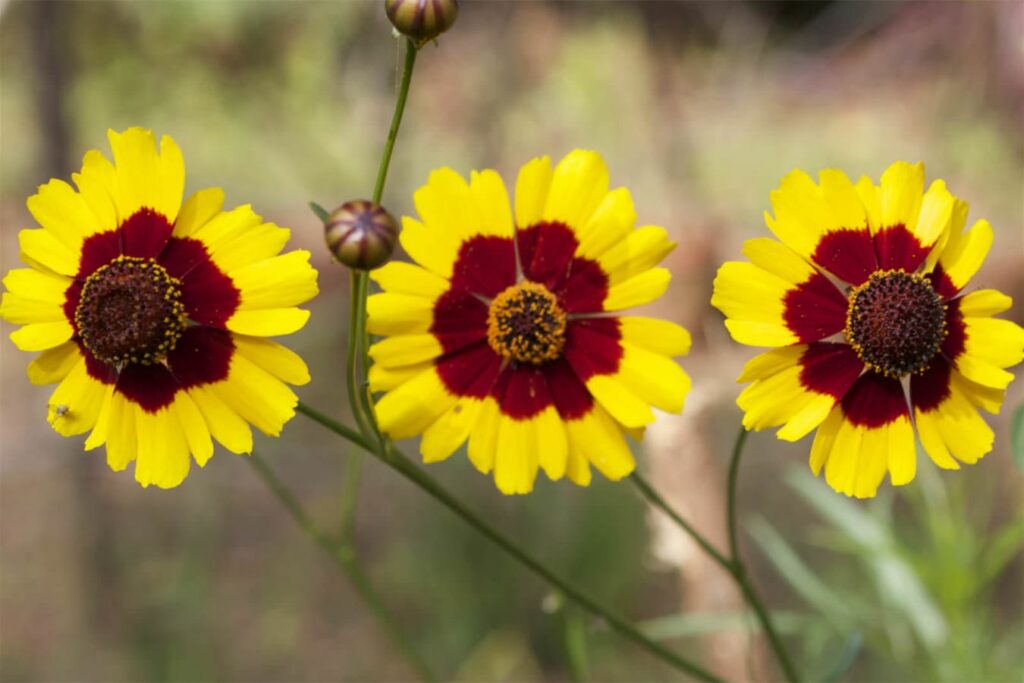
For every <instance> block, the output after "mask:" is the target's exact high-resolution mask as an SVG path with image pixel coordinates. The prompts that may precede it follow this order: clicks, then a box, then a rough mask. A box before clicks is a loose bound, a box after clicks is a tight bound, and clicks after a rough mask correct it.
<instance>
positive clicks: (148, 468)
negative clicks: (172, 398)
mask: <svg viewBox="0 0 1024 683" xmlns="http://www.w3.org/2000/svg"><path fill="white" fill-rule="evenodd" d="M135 427H136V436H137V437H138V444H139V445H138V455H137V457H136V458H135V481H137V482H139V483H140V484H142V486H149V485H150V484H155V485H156V486H158V487H159V488H162V489H169V488H174V487H175V486H178V485H179V484H181V482H183V481H185V477H186V476H188V470H189V467H190V466H191V463H192V458H190V457H189V451H188V442H187V441H186V440H185V433H184V432H183V431H182V429H181V423H180V422H179V421H178V419H177V417H176V416H175V415H174V414H173V412H172V410H171V408H170V407H169V406H168V407H165V408H161V409H160V410H158V411H157V412H155V413H150V412H147V411H145V410H141V409H140V410H137V411H136V413H135Z"/></svg>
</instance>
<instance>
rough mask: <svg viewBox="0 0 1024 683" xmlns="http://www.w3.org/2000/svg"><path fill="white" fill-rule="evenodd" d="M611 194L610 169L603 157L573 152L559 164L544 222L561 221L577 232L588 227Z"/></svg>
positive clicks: (552, 183)
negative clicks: (593, 216)
mask: <svg viewBox="0 0 1024 683" xmlns="http://www.w3.org/2000/svg"><path fill="white" fill-rule="evenodd" d="M607 194H608V167H607V166H606V165H605V163H604V160H603V159H602V158H601V155H600V154H598V153H597V152H591V151H587V150H579V149H577V150H573V151H572V152H570V153H569V154H568V155H566V157H565V158H564V159H562V160H561V161H560V162H558V166H556V167H555V172H554V174H553V175H552V177H551V188H550V190H549V191H548V197H547V202H546V204H545V205H544V213H543V218H544V220H548V221H561V222H562V223H565V224H566V225H568V226H569V227H570V228H572V229H573V230H579V229H581V228H582V227H583V226H585V225H586V224H587V221H589V220H590V217H591V216H592V215H593V213H594V211H595V210H596V209H597V207H598V205H600V204H601V201H602V200H603V199H604V198H605V195H607Z"/></svg>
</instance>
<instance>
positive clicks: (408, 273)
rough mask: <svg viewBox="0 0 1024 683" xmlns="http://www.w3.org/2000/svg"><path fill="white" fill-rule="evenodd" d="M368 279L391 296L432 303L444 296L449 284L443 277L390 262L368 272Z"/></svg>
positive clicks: (400, 263) (401, 263)
mask: <svg viewBox="0 0 1024 683" xmlns="http://www.w3.org/2000/svg"><path fill="white" fill-rule="evenodd" d="M370 279H372V280H373V281H374V282H376V283H377V284H379V285H380V286H381V289H383V290H385V291H387V292H391V293H393V294H408V295H410V296H418V297H422V298H424V299H430V300H431V301H434V300H436V299H437V297H439V296H441V295H442V294H444V293H445V292H446V291H447V290H448V288H449V286H450V285H449V283H448V281H447V280H445V279H444V278H443V277H440V276H438V275H435V274H434V273H431V272H430V271H429V270H427V269H425V268H420V267H419V266H417V265H414V264H412V263H406V262H405V261H391V262H390V263H387V264H385V265H383V266H381V267H380V268H377V269H376V270H372V271H370Z"/></svg>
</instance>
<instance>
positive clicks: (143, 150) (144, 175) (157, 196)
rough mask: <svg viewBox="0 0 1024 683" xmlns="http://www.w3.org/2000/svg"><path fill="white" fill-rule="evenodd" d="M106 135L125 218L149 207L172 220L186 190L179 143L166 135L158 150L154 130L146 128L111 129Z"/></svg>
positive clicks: (121, 208) (122, 215) (122, 214)
mask: <svg viewBox="0 0 1024 683" xmlns="http://www.w3.org/2000/svg"><path fill="white" fill-rule="evenodd" d="M107 137H108V139H109V140H110V148H111V149H112V150H113V152H114V167H115V170H116V173H117V182H118V185H119V187H120V194H121V196H120V201H121V202H122V204H121V205H120V207H119V209H120V213H121V217H122V219H124V218H127V217H128V216H131V215H132V214H133V213H135V212H136V211H138V210H139V209H140V208H143V207H148V208H151V209H153V210H155V211H156V212H157V213H159V214H161V215H163V216H165V217H166V218H168V219H169V220H172V221H173V220H174V217H175V216H177V214H178V209H179V208H180V207H181V198H182V194H183V193H184V190H185V162H184V160H183V159H182V157H181V150H180V149H178V145H177V144H176V143H175V142H174V140H172V139H171V138H170V136H167V135H165V136H163V137H162V138H161V139H160V152H159V153H158V152H157V148H156V140H155V138H154V136H153V132H152V131H149V130H146V129H143V128H129V129H128V130H126V131H124V132H123V133H117V132H115V131H112V130H111V131H107Z"/></svg>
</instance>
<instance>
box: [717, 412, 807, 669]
mask: <svg viewBox="0 0 1024 683" xmlns="http://www.w3.org/2000/svg"><path fill="white" fill-rule="evenodd" d="M746 442H747V430H746V428H744V427H740V431H739V434H737V435H736V443H735V444H734V445H733V448H732V459H731V460H730V462H729V482H728V492H727V494H726V506H727V508H726V516H727V519H728V524H729V554H730V555H731V556H732V563H731V564H732V569H731V571H730V573H731V574H732V576H733V578H734V579H735V580H736V584H737V585H738V586H739V588H740V590H741V591H742V592H743V597H744V598H745V599H746V601H747V603H748V604H749V605H750V606H751V608H753V610H754V614H755V615H757V620H758V621H759V622H761V628H763V629H764V632H765V635H767V636H768V642H769V644H770V645H771V648H772V650H773V651H774V652H775V658H776V659H777V660H778V662H779V666H780V667H781V668H782V672H783V674H784V675H785V676H786V680H787V681H789V682H790V683H798V681H799V680H800V676H799V675H798V674H797V672H796V667H795V666H793V662H792V660H790V658H789V654H788V653H787V652H786V648H785V647H784V646H783V645H782V639H781V638H779V634H778V632H777V631H776V630H775V624H774V623H773V622H772V618H771V615H769V613H768V610H767V609H765V606H764V603H763V602H762V601H761V597H760V596H759V595H758V594H757V591H756V590H755V589H754V585H753V584H752V583H751V582H750V579H749V576H748V574H747V569H746V567H745V566H744V564H743V558H742V557H741V556H740V549H739V540H738V535H737V532H736V527H737V524H736V519H737V515H736V483H737V481H738V480H739V471H740V460H741V459H742V457H743V446H744V445H745V444H746Z"/></svg>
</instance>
